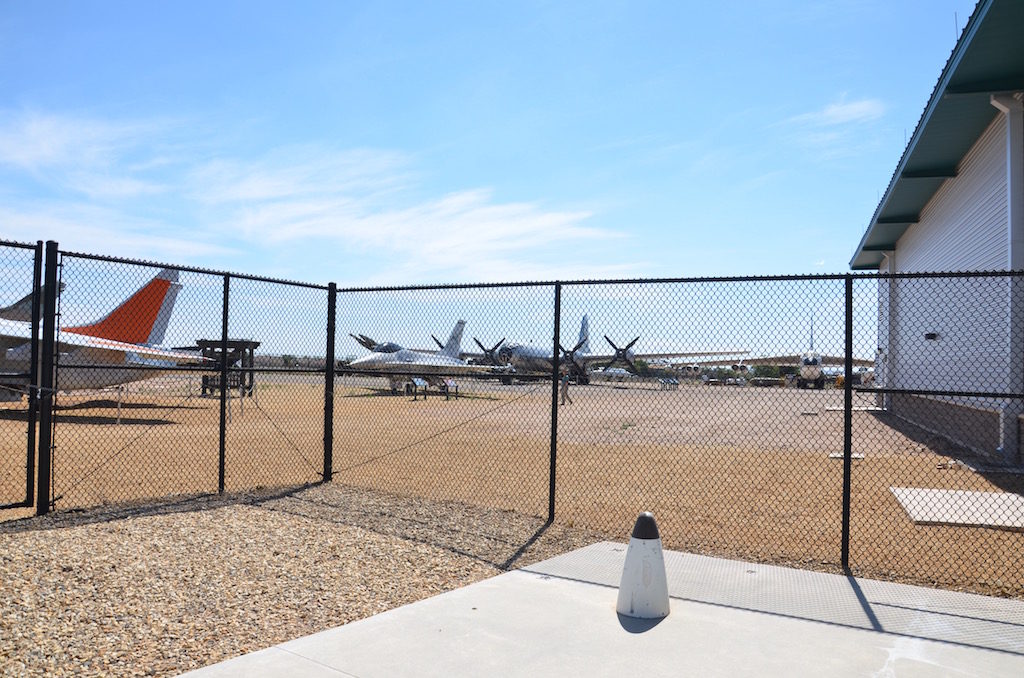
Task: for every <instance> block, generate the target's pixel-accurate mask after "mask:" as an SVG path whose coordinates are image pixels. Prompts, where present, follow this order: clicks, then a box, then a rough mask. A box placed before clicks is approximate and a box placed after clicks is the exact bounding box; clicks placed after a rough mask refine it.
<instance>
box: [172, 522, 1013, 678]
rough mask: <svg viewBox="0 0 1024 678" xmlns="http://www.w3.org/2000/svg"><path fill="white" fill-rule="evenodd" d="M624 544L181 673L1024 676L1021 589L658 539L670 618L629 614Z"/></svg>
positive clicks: (209, 676)
mask: <svg viewBox="0 0 1024 678" xmlns="http://www.w3.org/2000/svg"><path fill="white" fill-rule="evenodd" d="M625 552H626V546H625V544H616V543H610V542H604V543H600V544H594V545H591V546H589V547H587V548H584V549H580V550H579V551H574V552H572V553H568V554H565V555H563V556H559V557H558V558H553V559H551V560H548V561H544V562H542V563H538V564H535V565H532V566H530V567H527V568H523V569H521V570H516V571H514V572H509V573H506V574H503V575H501V576H498V577H494V578H492V579H488V580H486V581H482V582H478V583H476V584H473V585H471V586H467V587H465V588H462V589H458V590H456V591H452V592H450V593H446V594H443V595H439V596H436V597H434V598H430V599H427V600H423V601H420V602H418V603H414V604H412V605H407V606H404V607H401V608H397V609H394V610H390V611H388V612H384V613H382V614H379V615H376V616H374V617H371V618H369V619H364V620H362V621H358V622H353V623H351V624H348V625H346V626H341V627H338V628H336V629H331V630H328V631H324V632H322V633H318V634H315V635H312V636H308V637H306V638H300V639H297V640H294V641H291V642H288V643H283V644H281V645H278V646H275V647H272V648H268V649H266V650H262V651H260V652H256V653H253V654H250V655H245V656H243V657H239V658H236V659H232V660H229V661H227V662H223V663H221V664H216V665H213V666H210V667H206V668H204V669H200V670H198V671H194V672H191V673H189V674H186V675H188V676H193V677H196V678H215V677H223V676H250V675H260V676H268V677H270V678H273V677H274V676H281V677H287V678H294V677H295V676H300V675H302V676H307V675H309V676H348V677H350V678H353V677H354V678H376V677H383V676H480V675H501V676H531V677H533V676H566V675H586V676H588V678H592V677H595V676H617V677H618V676H623V675H640V674H646V675H652V676H654V675H658V676H661V675H699V676H736V675H758V676H783V675H784V676H822V675H829V676H871V675H877V676H889V675H897V676H950V675H963V676H993V677H994V676H1017V675H1024V602H1022V601H1015V600H1006V599H997V598H987V597H984V596H975V595H971V594H962V593H955V592H950V591H938V590H933V589H926V588H920V587H913V586H906V585H901V584H893V583H889V582H878V581H872V580H863V579H856V578H853V577H844V576H841V575H832V574H824V573H819V572H810V571H804V570H792V569H787V568H781V567H774V566H766V565H756V564H751V563H744V562H740V561H730V560H723V559H717V558H708V557H704V556H694V555H689V554H683V553H678V552H672V551H666V552H665V564H666V574H667V578H668V582H669V593H670V595H671V596H672V600H671V608H672V611H671V614H670V615H669V616H668V617H667V618H665V619H663V620H659V621H650V622H640V621H637V620H631V619H628V618H624V617H620V616H618V615H616V614H615V601H616V595H617V587H618V580H619V577H620V576H621V571H622V564H623V560H624V558H625ZM268 614H273V611H272V610H271V611H268Z"/></svg>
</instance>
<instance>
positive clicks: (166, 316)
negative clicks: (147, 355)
mask: <svg viewBox="0 0 1024 678" xmlns="http://www.w3.org/2000/svg"><path fill="white" fill-rule="evenodd" d="M179 290H181V284H180V283H179V282H178V271H177V270H176V269H170V268H165V269H162V270H161V271H160V272H159V273H157V274H156V276H154V277H153V279H152V280H150V281H149V282H148V283H146V284H145V285H143V286H142V287H141V288H139V289H138V290H137V291H136V292H135V294H133V295H132V296H130V297H128V298H127V299H126V300H125V301H124V302H123V303H122V304H121V305H120V306H118V307H117V308H115V309H114V310H113V311H111V312H110V313H108V314H107V315H106V316H104V317H103V318H101V319H99V320H97V321H96V322H94V323H90V324H88V325H79V326H77V327H65V328H64V331H65V332H73V333H75V334H84V335H87V336H90V337H99V338H102V339H111V340H113V341H122V342H125V343H128V344H150V345H156V344H160V343H162V342H163V340H164V334H165V333H166V332H167V323H168V322H169V321H170V319H171V311H173V310H174V302H175V300H176V299H177V297H178V291H179Z"/></svg>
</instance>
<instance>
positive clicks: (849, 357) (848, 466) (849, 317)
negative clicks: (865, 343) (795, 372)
mask: <svg viewBox="0 0 1024 678" xmlns="http://www.w3.org/2000/svg"><path fill="white" fill-rule="evenodd" d="M845 342H846V360H845V362H844V365H845V367H844V372H843V373H844V377H843V541H842V549H841V557H840V560H841V561H842V566H843V569H844V570H849V569H850V474H851V471H852V469H853V379H852V378H851V377H852V375H853V276H851V275H850V274H847V275H846V339H845Z"/></svg>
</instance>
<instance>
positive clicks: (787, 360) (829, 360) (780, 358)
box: [701, 353, 875, 367]
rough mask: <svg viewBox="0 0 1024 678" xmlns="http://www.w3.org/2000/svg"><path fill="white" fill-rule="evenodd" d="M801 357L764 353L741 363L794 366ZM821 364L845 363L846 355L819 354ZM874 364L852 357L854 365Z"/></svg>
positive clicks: (708, 363) (722, 363)
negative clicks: (764, 354)
mask: <svg viewBox="0 0 1024 678" xmlns="http://www.w3.org/2000/svg"><path fill="white" fill-rule="evenodd" d="M801 359H802V356H801V354H799V353H787V354H782V355H766V356H756V357H753V358H744V359H743V364H744V365H747V366H749V367H753V366H755V365H780V366H782V365H786V366H794V367H796V366H799V365H800V364H801ZM726 362H728V361H714V360H711V361H705V362H702V363H701V364H702V365H706V366H708V367H722V366H727V365H726ZM731 362H732V363H735V362H737V361H735V360H734V361H731ZM730 364H731V363H730ZM821 364H822V365H845V364H846V357H845V356H835V355H822V356H821ZM874 364H875V361H874V360H869V359H867V358H854V359H853V365H854V367H872V366H874Z"/></svg>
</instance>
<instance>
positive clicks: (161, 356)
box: [0, 318, 208, 365]
mask: <svg viewBox="0 0 1024 678" xmlns="http://www.w3.org/2000/svg"><path fill="white" fill-rule="evenodd" d="M31 341H32V330H31V326H30V325H28V324H27V323H22V322H18V321H12V320H4V319H2V318H0V349H2V350H3V351H4V352H5V354H7V357H9V358H15V357H21V354H22V353H24V354H25V356H24V357H25V358H27V357H28V355H29V352H30V351H31ZM57 347H58V348H57V350H59V351H62V352H68V353H69V352H73V351H76V350H79V349H83V348H86V349H90V350H92V351H100V352H102V353H104V354H105V355H106V356H109V357H117V358H119V359H123V360H119V361H123V362H125V363H128V364H133V363H134V364H140V365H143V364H151V363H153V361H159V362H160V363H164V364H165V363H167V362H172V361H173V362H175V363H177V364H180V363H202V362H204V361H207V360H208V359H207V358H204V357H202V356H201V355H199V354H198V353H190V352H186V351H172V350H169V349H166V348H161V347H159V346H147V345H145V344H131V343H127V342H123V341H115V340H113V339H104V338H102V337H93V336H89V335H87V334H75V333H73V332H61V333H60V335H59V336H58V339H57ZM12 352H13V353H15V354H17V355H11V353H12ZM105 362H106V361H105Z"/></svg>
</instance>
